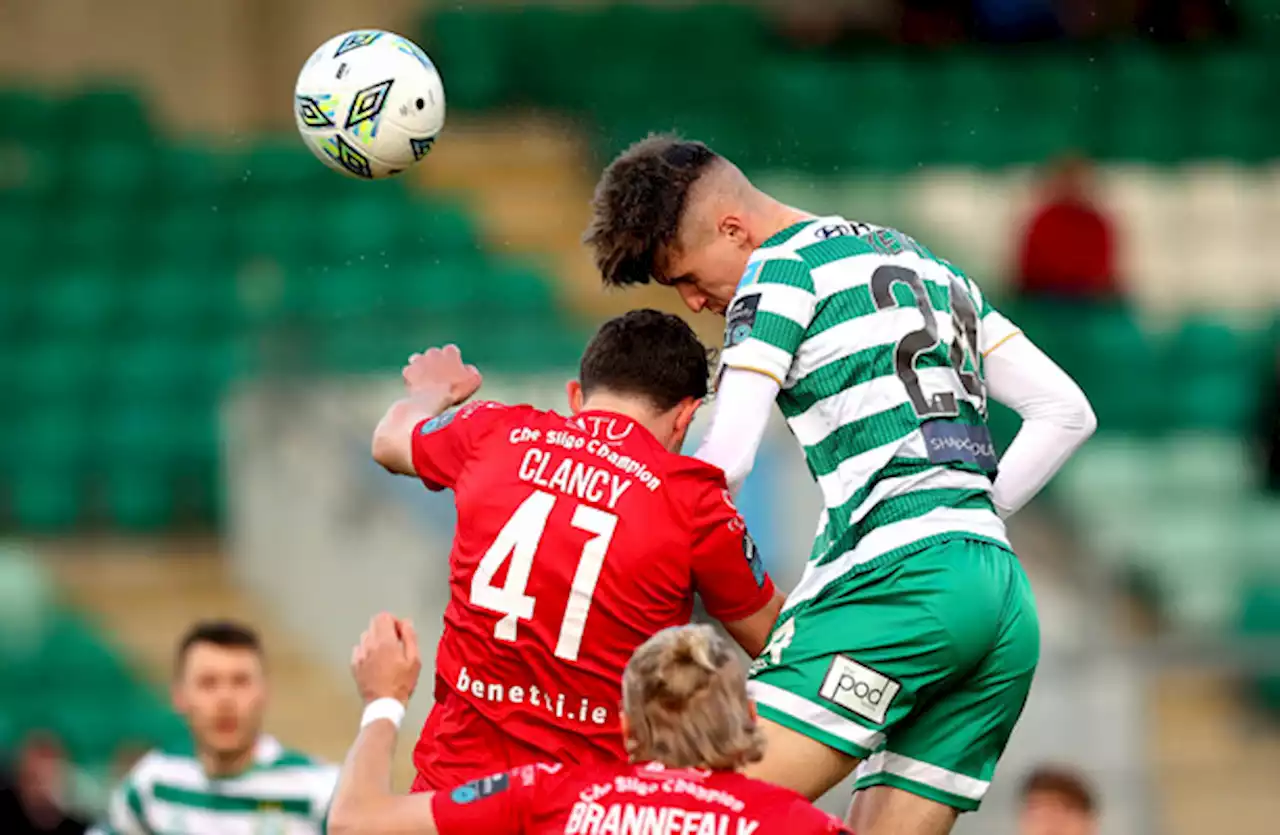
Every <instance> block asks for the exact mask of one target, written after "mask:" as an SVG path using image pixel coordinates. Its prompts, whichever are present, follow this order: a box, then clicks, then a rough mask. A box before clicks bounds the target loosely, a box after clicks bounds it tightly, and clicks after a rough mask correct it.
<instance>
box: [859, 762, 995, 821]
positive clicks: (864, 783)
mask: <svg viewBox="0 0 1280 835" xmlns="http://www.w3.org/2000/svg"><path fill="white" fill-rule="evenodd" d="M872 786H891V787H892V788H895V789H901V790H902V791H904V792H907V793H908V794H914V795H916V796H917V797H923V798H924V799H925V800H932V801H934V802H935V803H941V804H942V805H943V806H950V807H951V808H952V809H955V810H957V811H960V812H976V811H977V810H978V807H980V806H981V805H982V799H981V798H978V799H977V800H975V799H973V798H971V797H961V796H960V795H958V794H952V793H951V792H948V791H943V790H942V789H939V788H935V787H934V786H930V785H929V784H927V783H920V782H917V781H915V780H909V779H907V778H906V777H900V776H898V775H897V774H890V773H888V772H884V771H881V772H877V773H875V774H869V775H867V776H866V777H859V778H858V779H857V780H855V781H854V783H853V790H854V791H855V792H857V791H861V790H862V789H869V788H871V787H872Z"/></svg>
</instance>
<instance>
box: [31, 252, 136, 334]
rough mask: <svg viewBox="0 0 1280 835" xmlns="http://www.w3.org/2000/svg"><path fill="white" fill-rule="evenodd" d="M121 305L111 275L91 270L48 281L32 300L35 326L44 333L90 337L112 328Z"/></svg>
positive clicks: (79, 270) (85, 269)
mask: <svg viewBox="0 0 1280 835" xmlns="http://www.w3.org/2000/svg"><path fill="white" fill-rule="evenodd" d="M118 303H119V298H118V291H117V288H116V285H115V282H114V281H113V276H112V274H111V273H110V272H109V271H106V270H101V269H93V268H92V267H84V268H78V269H75V271H73V272H65V273H62V274H60V275H56V276H53V277H51V278H48V279H46V280H45V281H44V282H42V286H41V287H39V290H38V292H34V293H32V295H31V299H30V304H31V315H32V317H33V322H34V325H35V326H36V327H38V328H39V329H41V330H42V331H43V332H45V333H48V334H71V335H81V336H90V337H91V336H93V335H95V334H100V333H103V332H105V331H106V330H107V329H108V327H110V325H111V324H112V323H113V322H114V320H115V318H116V314H117V308H118Z"/></svg>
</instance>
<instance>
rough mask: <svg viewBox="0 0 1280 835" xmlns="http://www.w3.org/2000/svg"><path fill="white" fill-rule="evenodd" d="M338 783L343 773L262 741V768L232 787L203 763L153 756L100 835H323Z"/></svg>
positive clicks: (131, 780) (127, 784)
mask: <svg viewBox="0 0 1280 835" xmlns="http://www.w3.org/2000/svg"><path fill="white" fill-rule="evenodd" d="M337 781H338V767H337V766H334V765H329V764H326V763H322V762H319V761H317V760H314V759H312V758H311V757H308V756H306V755H305V754H300V753H297V752H295V751H290V750H287V749H285V748H284V747H283V746H281V745H280V743H279V742H277V741H276V740H274V739H272V738H271V737H268V736H264V737H262V738H261V739H259V740H258V744H257V749H256V751H255V763H254V765H253V766H252V767H251V768H250V769H249V770H248V771H246V772H244V773H243V774H240V775H238V776H235V777H229V778H225V779H211V778H209V777H207V776H206V775H205V772H204V768H203V767H202V766H201V765H200V762H199V760H197V759H195V757H191V756H178V755H173V754H165V753H161V752H159V751H152V752H150V753H148V754H147V755H146V756H145V757H143V758H142V759H141V760H140V761H139V762H138V764H137V765H136V766H134V768H133V770H132V771H130V772H129V775H128V776H127V777H126V778H125V779H124V782H123V783H122V784H121V785H120V787H119V788H118V789H117V790H116V791H115V793H114V794H113V795H112V797H111V807H110V811H109V813H108V819H107V821H106V822H105V823H104V824H103V825H101V826H99V827H97V828H95V829H91V830H90V832H91V833H94V835H317V834H318V833H322V832H324V830H325V815H326V814H327V812H328V809H329V800H330V798H331V797H332V795H333V789H334V786H335V785H336V784H337Z"/></svg>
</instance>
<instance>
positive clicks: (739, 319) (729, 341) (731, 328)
mask: <svg viewBox="0 0 1280 835" xmlns="http://www.w3.org/2000/svg"><path fill="white" fill-rule="evenodd" d="M759 310H760V294H759V293H752V294H751V295H750V296H743V297H742V298H740V299H738V300H737V301H736V302H734V303H733V306H732V307H730V308H729V313H728V314H727V315H726V316H725V329H724V347H726V348H732V347H733V346H734V345H741V344H742V343H743V342H746V341H747V338H748V337H749V336H751V329H752V328H753V327H755V324H756V313H758V312H759Z"/></svg>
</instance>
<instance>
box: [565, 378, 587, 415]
mask: <svg viewBox="0 0 1280 835" xmlns="http://www.w3.org/2000/svg"><path fill="white" fill-rule="evenodd" d="M564 392H565V394H566V395H568V397H569V414H572V415H576V414H578V412H581V411H582V403H583V400H584V398H583V396H582V383H579V382H578V381H577V380H570V381H569V382H567V383H565V384H564Z"/></svg>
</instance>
